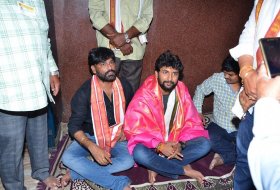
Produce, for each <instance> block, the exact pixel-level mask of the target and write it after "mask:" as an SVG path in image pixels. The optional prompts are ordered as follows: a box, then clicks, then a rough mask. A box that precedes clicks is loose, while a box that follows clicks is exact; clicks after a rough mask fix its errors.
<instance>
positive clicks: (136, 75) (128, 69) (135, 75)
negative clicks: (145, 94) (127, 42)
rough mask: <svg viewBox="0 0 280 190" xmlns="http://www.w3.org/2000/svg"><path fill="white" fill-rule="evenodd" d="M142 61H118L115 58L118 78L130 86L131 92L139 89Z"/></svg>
mask: <svg viewBox="0 0 280 190" xmlns="http://www.w3.org/2000/svg"><path fill="white" fill-rule="evenodd" d="M142 63H143V60H120V59H119V58H116V70H117V72H118V76H119V77H122V78H125V79H126V80H127V81H128V82H129V83H130V85H131V87H132V89H133V92H136V90H137V89H138V88H139V85H140V79H141V73H142V68H143V64H142Z"/></svg>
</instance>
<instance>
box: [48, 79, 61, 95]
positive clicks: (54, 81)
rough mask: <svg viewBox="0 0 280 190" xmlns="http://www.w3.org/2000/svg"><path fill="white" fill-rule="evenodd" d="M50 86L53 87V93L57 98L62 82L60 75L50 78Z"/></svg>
mask: <svg viewBox="0 0 280 190" xmlns="http://www.w3.org/2000/svg"><path fill="white" fill-rule="evenodd" d="M50 85H51V91H52V93H53V95H54V96H56V95H57V94H58V92H59V89H60V81H59V77H58V75H51V76H50Z"/></svg>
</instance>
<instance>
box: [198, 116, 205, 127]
mask: <svg viewBox="0 0 280 190" xmlns="http://www.w3.org/2000/svg"><path fill="white" fill-rule="evenodd" d="M199 117H200V119H201V121H202V123H203V125H204V126H205V125H206V120H205V117H204V115H203V114H202V113H199Z"/></svg>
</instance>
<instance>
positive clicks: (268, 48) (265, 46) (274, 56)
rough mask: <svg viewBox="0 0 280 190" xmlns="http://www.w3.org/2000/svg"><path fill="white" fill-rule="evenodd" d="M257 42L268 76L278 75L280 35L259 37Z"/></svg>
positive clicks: (279, 72)
mask: <svg viewBox="0 0 280 190" xmlns="http://www.w3.org/2000/svg"><path fill="white" fill-rule="evenodd" d="M259 44H260V48H261V52H262V55H263V60H264V63H265V66H266V70H267V74H268V76H270V77H275V76H277V75H280V37H275V38H261V39H260V40H259Z"/></svg>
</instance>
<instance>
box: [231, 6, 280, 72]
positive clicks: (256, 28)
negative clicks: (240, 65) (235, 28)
mask: <svg viewBox="0 0 280 190" xmlns="http://www.w3.org/2000/svg"><path fill="white" fill-rule="evenodd" d="M257 2H258V0H255V4H254V9H253V11H252V12H251V15H250V17H249V20H248V21H247V23H246V24H245V29H244V30H243V32H242V34H241V35H240V38H239V44H238V45H237V46H236V47H234V48H232V49H230V54H231V56H232V57H233V58H234V59H235V60H237V59H238V58H239V57H240V56H242V55H252V56H253V57H254V63H253V66H254V68H256V67H257V62H256V56H255V55H256V52H257V49H258V47H259V42H258V41H259V39H260V38H263V37H264V36H265V34H266V32H267V30H268V28H269V27H270V25H271V23H272V22H273V20H274V18H275V16H276V14H277V13H278V11H279V9H280V0H264V1H263V4H262V7H261V11H260V13H259V18H258V23H257V24H256V19H255V9H256V5H257ZM278 36H280V33H278Z"/></svg>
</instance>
